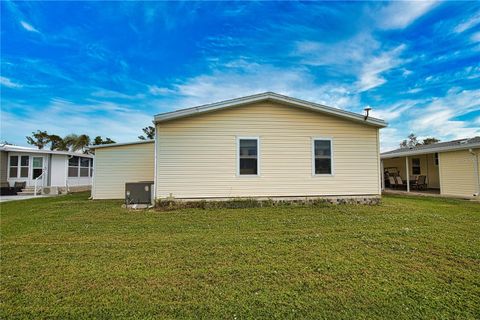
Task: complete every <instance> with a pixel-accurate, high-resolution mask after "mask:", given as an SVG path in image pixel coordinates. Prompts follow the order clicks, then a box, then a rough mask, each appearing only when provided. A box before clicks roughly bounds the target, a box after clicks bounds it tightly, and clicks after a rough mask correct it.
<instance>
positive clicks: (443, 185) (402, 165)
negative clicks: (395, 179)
mask: <svg viewBox="0 0 480 320" xmlns="http://www.w3.org/2000/svg"><path fill="white" fill-rule="evenodd" d="M479 157H480V137H476V138H472V139H459V140H453V141H448V142H442V143H436V144H431V145H426V146H418V147H415V148H400V149H396V150H393V151H389V152H384V153H382V154H381V159H382V172H384V173H385V179H384V180H383V187H390V186H389V180H388V177H387V176H388V174H389V173H390V175H392V174H393V175H397V174H398V175H399V176H400V177H401V180H402V181H403V183H404V184H405V187H404V189H405V190H406V191H411V189H412V187H413V186H415V182H416V181H417V180H418V179H419V177H421V176H424V177H425V183H426V186H425V188H424V189H427V190H429V191H430V192H431V191H432V190H433V191H437V192H438V193H440V194H442V195H447V196H448V195H451V196H459V197H478V196H479V193H480V166H479ZM393 187H398V186H393Z"/></svg>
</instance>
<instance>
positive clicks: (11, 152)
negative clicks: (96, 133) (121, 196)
mask: <svg viewBox="0 0 480 320" xmlns="http://www.w3.org/2000/svg"><path fill="white" fill-rule="evenodd" d="M92 177H93V156H92V155H88V154H81V153H76V152H69V151H51V150H39V149H34V148H27V147H19V146H13V145H5V144H4V145H0V181H1V183H2V186H4V185H6V183H8V184H9V186H10V187H13V186H14V185H15V183H17V185H18V183H20V184H22V183H25V187H26V189H27V190H26V192H32V188H33V187H34V186H37V187H38V189H37V190H38V191H42V190H43V191H45V192H56V191H58V192H65V191H67V190H68V191H80V190H89V189H90V188H91V185H92Z"/></svg>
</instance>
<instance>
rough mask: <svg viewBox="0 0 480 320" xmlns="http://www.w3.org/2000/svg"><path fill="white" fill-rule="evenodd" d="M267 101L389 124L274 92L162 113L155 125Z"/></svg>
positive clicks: (359, 121)
mask: <svg viewBox="0 0 480 320" xmlns="http://www.w3.org/2000/svg"><path fill="white" fill-rule="evenodd" d="M266 100H270V101H275V102H280V103H284V104H290V105H294V106H298V107H301V108H304V109H307V110H311V111H315V112H320V113H324V114H328V115H332V116H337V117H340V118H344V119H347V120H352V121H355V122H358V123H362V124H366V125H370V126H374V127H379V128H384V127H386V126H387V123H386V122H385V121H384V120H382V119H377V118H373V117H368V119H367V120H365V117H364V115H362V114H358V113H354V112H350V111H345V110H342V109H338V108H333V107H329V106H325V105H322V104H318V103H314V102H309V101H305V100H301V99H297V98H292V97H288V96H284V95H280V94H278V93H274V92H264V93H259V94H254V95H250V96H245V97H240V98H236V99H230V100H225V101H220V102H215V103H210V104H205V105H200V106H197V107H192V108H186V109H180V110H176V111H170V112H165V113H160V114H157V115H155V117H154V123H159V122H165V121H170V120H174V119H179V118H184V117H189V116H193V115H197V114H201V113H207V112H212V111H216V110H221V109H225V108H230V107H236V106H241V105H246V104H250V103H255V102H260V101H266Z"/></svg>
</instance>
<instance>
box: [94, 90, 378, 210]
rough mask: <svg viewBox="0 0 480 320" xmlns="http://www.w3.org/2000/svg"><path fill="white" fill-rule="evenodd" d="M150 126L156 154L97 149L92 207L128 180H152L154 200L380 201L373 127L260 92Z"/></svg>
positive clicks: (355, 117)
mask: <svg viewBox="0 0 480 320" xmlns="http://www.w3.org/2000/svg"><path fill="white" fill-rule="evenodd" d="M154 123H155V128H156V136H155V141H154V143H153V144H152V143H150V144H148V143H141V144H139V143H136V144H117V145H114V144H112V145H108V146H102V147H95V148H94V150H95V157H96V160H95V170H94V173H95V177H94V184H93V191H92V197H93V198H94V199H104V198H123V197H124V192H123V190H124V186H123V184H124V182H126V181H127V180H128V181H129V182H135V181H145V180H147V181H148V180H151V181H153V182H154V196H155V197H156V198H166V197H174V198H176V199H182V200H194V199H226V198H234V197H249V198H252V197H254V198H278V199H284V198H302V199H303V198H306V197H335V198H353V199H358V198H361V199H367V200H368V199H373V201H376V200H378V198H379V196H380V194H381V174H380V152H379V135H380V133H379V130H380V129H381V128H383V127H385V126H386V123H385V122H384V121H383V120H380V119H375V118H372V117H367V116H364V115H361V114H356V113H352V112H348V111H344V110H341V109H337V108H332V107H327V106H324V105H321V104H317V103H313V102H308V101H304V100H299V99H295V98H291V97H287V96H283V95H279V94H276V93H271V92H267V93H262V94H256V95H252V96H247V97H242V98H238V99H233V100H228V101H222V102H218V103H213V104H208V105H203V106H198V107H194V108H189V109H182V110H177V111H173V112H168V113H163V114H158V115H156V116H155V117H154ZM152 149H153V154H152ZM152 165H153V170H152ZM139 167H142V168H145V170H143V169H141V170H138V168H139ZM117 168H118V169H117ZM137 170H138V176H136V172H137ZM147 171H148V172H149V173H148V175H147ZM124 175H125V177H124ZM112 190H113V191H112ZM120 191H122V192H120Z"/></svg>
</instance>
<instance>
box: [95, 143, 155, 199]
mask: <svg viewBox="0 0 480 320" xmlns="http://www.w3.org/2000/svg"><path fill="white" fill-rule="evenodd" d="M154 146H155V144H154V141H153V140H145V141H136V142H130V143H114V144H104V145H98V146H92V147H91V149H92V150H93V151H94V152H95V163H94V179H93V185H92V197H93V198H94V199H123V198H124V197H125V183H127V182H138V181H152V182H153V177H154V170H155V169H154V161H155V148H154Z"/></svg>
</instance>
